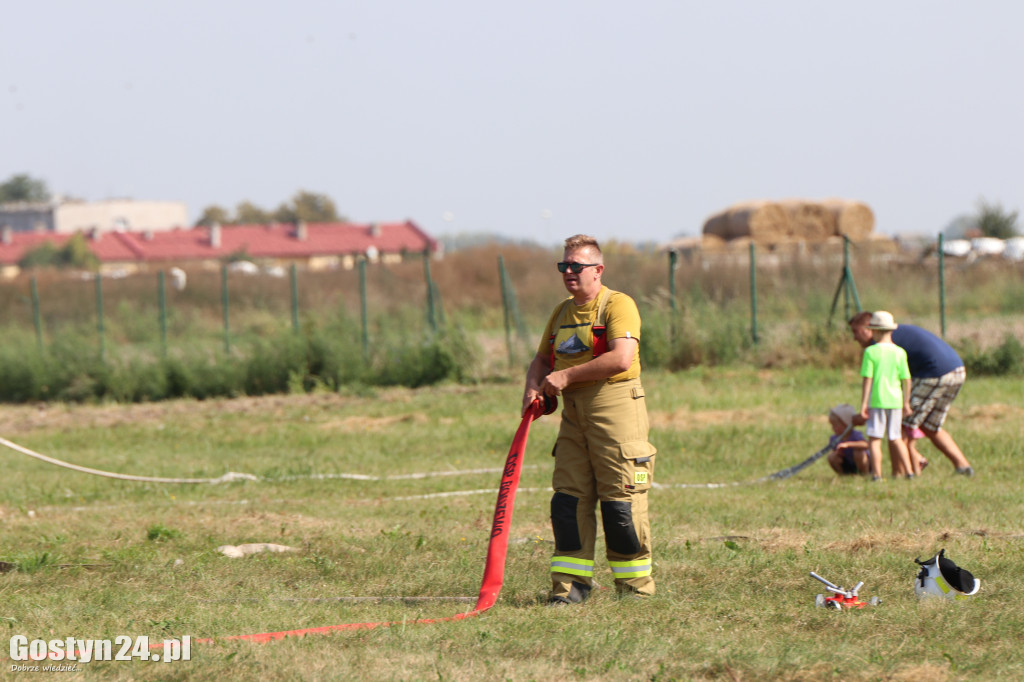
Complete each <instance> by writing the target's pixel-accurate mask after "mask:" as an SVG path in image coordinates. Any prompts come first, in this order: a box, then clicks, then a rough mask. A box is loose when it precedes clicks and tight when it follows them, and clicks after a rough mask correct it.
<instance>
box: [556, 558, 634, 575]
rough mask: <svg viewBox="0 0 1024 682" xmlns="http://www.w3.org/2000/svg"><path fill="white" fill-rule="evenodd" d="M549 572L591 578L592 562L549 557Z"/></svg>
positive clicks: (592, 571)
mask: <svg viewBox="0 0 1024 682" xmlns="http://www.w3.org/2000/svg"><path fill="white" fill-rule="evenodd" d="M551 572H552V573H566V574H568V575H579V576H583V577H584V578H593V577H594V562H593V561H592V560H590V559H577V558H576V557H571V556H554V557H551ZM648 572H650V571H648Z"/></svg>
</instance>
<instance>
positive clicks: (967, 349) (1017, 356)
mask: <svg viewBox="0 0 1024 682" xmlns="http://www.w3.org/2000/svg"><path fill="white" fill-rule="evenodd" d="M959 352H960V356H961V358H962V359H963V361H964V367H965V368H966V369H967V373H968V374H976V375H979V376H980V375H990V376H1005V375H1014V376H1020V375H1022V374H1024V345H1022V344H1021V342H1020V341H1019V340H1018V339H1017V337H1016V336H1013V335H1010V334H1007V335H1006V336H1005V337H1004V338H1003V342H1002V343H1001V344H999V345H998V346H996V347H994V348H990V349H988V350H983V349H981V348H979V347H978V346H977V345H976V344H975V343H973V342H970V341H968V342H965V343H964V344H962V347H961V348H960V349H959Z"/></svg>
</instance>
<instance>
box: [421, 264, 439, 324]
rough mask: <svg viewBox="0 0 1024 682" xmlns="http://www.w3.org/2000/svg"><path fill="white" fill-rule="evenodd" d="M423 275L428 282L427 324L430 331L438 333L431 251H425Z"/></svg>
mask: <svg viewBox="0 0 1024 682" xmlns="http://www.w3.org/2000/svg"><path fill="white" fill-rule="evenodd" d="M423 275H424V278H425V279H426V280H427V322H429V323H430V331H432V332H434V333H437V310H436V305H437V302H436V301H435V300H434V279H433V277H431V276H430V250H429V249H424V250H423Z"/></svg>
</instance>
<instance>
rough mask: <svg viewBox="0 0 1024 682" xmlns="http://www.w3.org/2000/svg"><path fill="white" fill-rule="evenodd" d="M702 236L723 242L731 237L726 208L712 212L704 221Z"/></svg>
mask: <svg viewBox="0 0 1024 682" xmlns="http://www.w3.org/2000/svg"><path fill="white" fill-rule="evenodd" d="M704 236H705V237H710V238H712V239H713V240H714V239H720V240H722V241H723V242H726V241H729V240H730V239H732V234H731V232H730V231H729V210H728V209H726V210H724V211H721V212H719V213H716V214H714V215H713V216H711V217H710V218H708V219H707V220H706V221H705V222H704Z"/></svg>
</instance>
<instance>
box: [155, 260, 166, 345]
mask: <svg viewBox="0 0 1024 682" xmlns="http://www.w3.org/2000/svg"><path fill="white" fill-rule="evenodd" d="M156 288H157V300H158V301H159V303H160V357H162V358H163V359H164V360H166V359H167V289H166V287H165V286H164V271H163V270H161V271H160V272H158V273H156Z"/></svg>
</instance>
